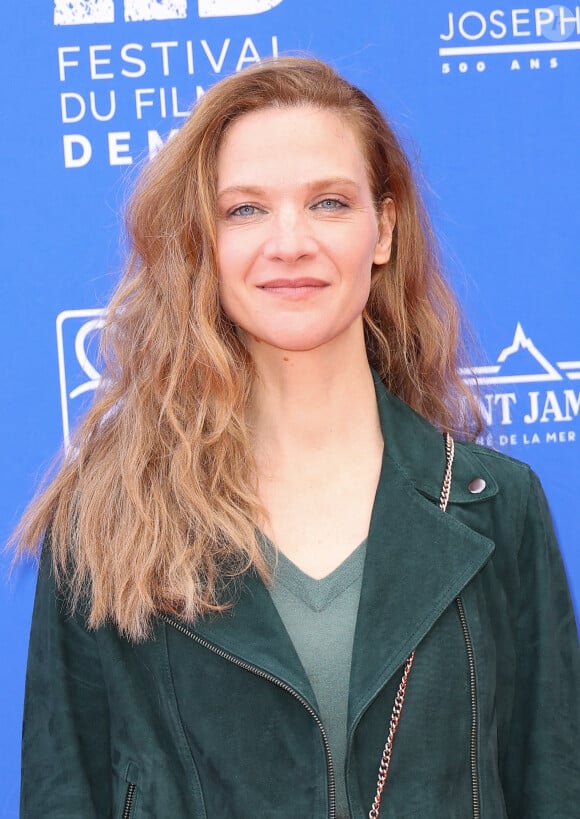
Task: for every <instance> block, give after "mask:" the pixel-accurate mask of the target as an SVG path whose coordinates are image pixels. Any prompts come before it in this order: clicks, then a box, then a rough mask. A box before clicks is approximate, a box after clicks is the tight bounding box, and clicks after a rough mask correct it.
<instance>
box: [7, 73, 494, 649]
mask: <svg viewBox="0 0 580 819" xmlns="http://www.w3.org/2000/svg"><path fill="white" fill-rule="evenodd" d="M302 106H310V107H315V108H318V109H323V110H331V111H334V112H336V113H338V114H339V115H340V117H341V118H343V119H345V120H346V121H347V122H348V123H350V125H351V127H352V128H353V129H354V132H355V134H356V135H357V137H358V139H359V143H360V146H361V148H362V151H363V154H364V156H365V158H366V163H367V170H368V175H369V180H370V186H371V191H372V193H373V197H374V201H375V204H376V208H377V212H379V211H380V210H381V209H382V206H383V204H384V202H385V200H386V199H387V198H391V199H392V200H393V201H394V203H395V207H396V213H397V223H396V227H395V230H394V242H393V250H392V254H391V259H390V261H389V262H388V263H387V264H385V265H381V266H375V268H374V269H373V271H372V282H371V292H370V297H369V300H368V303H367V305H366V309H365V311H364V326H365V337H366V345H367V351H368V357H369V361H370V363H371V365H372V366H373V367H374V368H375V369H376V370H377V372H378V373H379V375H380V377H381V378H382V380H383V381H384V383H385V385H386V386H387V388H388V389H389V390H391V391H392V392H393V393H395V394H396V395H398V396H399V397H400V398H402V400H403V401H405V402H406V403H407V404H409V406H411V407H412V408H413V409H415V410H416V411H417V412H418V413H420V414H421V415H423V416H424V417H425V418H427V419H428V420H429V421H431V422H432V423H433V424H434V425H435V426H437V427H438V428H440V429H441V430H448V431H451V432H453V433H455V434H460V435H461V436H463V437H473V435H474V434H475V433H476V432H477V431H478V430H479V428H480V426H481V419H480V415H479V410H478V406H477V403H476V402H475V400H474V398H473V396H472V394H471V392H470V391H469V390H468V389H467V388H466V386H465V385H464V384H463V382H462V381H461V379H460V378H459V376H458V364H459V363H460V361H459V358H458V349H459V333H458V326H459V320H458V311H457V307H456V304H455V300H454V298H453V296H452V294H451V292H450V290H449V287H448V286H447V284H446V283H445V281H444V279H443V276H442V275H441V271H440V266H439V262H438V257H437V251H436V246H435V242H434V239H433V235H432V231H431V228H430V226H429V221H428V219H427V216H426V213H425V210H424V207H423V205H422V203H421V199H420V197H419V195H418V193H417V189H416V186H415V183H414V180H413V173H412V170H411V167H410V164H409V161H408V159H407V157H406V155H405V153H404V152H403V150H402V149H401V147H400V145H399V142H398V140H397V138H396V136H395V134H394V132H393V130H392V129H391V127H390V126H389V125H388V124H387V122H386V121H385V119H384V117H383V115H382V114H381V113H380V111H379V110H378V109H377V107H376V106H375V104H374V103H373V102H372V101H371V100H370V99H369V98H368V97H367V96H366V95H365V94H364V93H363V92H362V91H360V90H359V89H358V88H355V87H354V86H352V85H351V84H350V83H348V82H347V81H346V80H345V79H343V78H341V77H340V76H339V75H338V74H337V73H336V72H335V71H334V70H333V69H332V68H330V67H329V66H328V65H326V64H324V63H322V62H320V61H317V60H314V59H309V58H294V57H287V58H282V59H277V60H272V61H265V62H262V63H260V64H259V65H256V66H253V67H251V68H247V69H245V70H243V71H241V72H240V73H238V74H235V75H232V76H230V77H227V78H226V79H224V80H222V81H221V82H219V83H217V84H216V85H215V86H214V87H213V88H211V89H210V90H209V91H207V92H206V94H205V95H204V96H203V97H202V98H201V99H200V100H199V102H198V103H197V104H196V106H195V107H194V110H193V112H192V114H191V115H190V117H189V118H188V119H187V121H186V122H185V124H184V125H183V127H182V128H181V129H180V131H179V132H178V133H177V134H176V135H175V136H174V137H173V138H172V139H171V140H169V141H168V142H167V144H166V145H165V146H164V147H163V148H162V150H161V151H160V152H159V154H158V155H157V156H156V157H155V159H154V160H153V161H152V162H151V163H150V164H149V165H148V166H147V167H146V168H145V169H144V170H143V172H142V174H141V176H140V178H139V180H138V183H137V186H136V189H135V191H134V193H133V196H132V199H131V201H130V204H129V207H128V214H127V223H128V230H129V234H130V237H131V240H132V251H131V255H130V259H129V263H128V267H127V272H126V273H125V275H124V277H123V278H122V280H121V282H120V284H119V285H118V287H117V289H116V291H115V293H114V294H113V298H112V301H111V303H110V306H109V309H108V319H107V324H106V327H105V329H104V330H103V333H102V356H103V364H104V373H103V379H102V382H101V385H100V387H99V389H98V390H97V393H96V395H95V400H94V402H93V405H92V407H91V409H90V410H89V412H88V413H87V415H86V417H85V418H84V420H83V422H82V423H81V425H80V426H79V428H78V430H77V431H76V434H75V436H74V439H73V441H72V444H71V448H70V450H69V454H68V455H67V456H66V457H65V458H64V460H63V462H62V464H61V465H60V466H59V468H58V470H57V472H56V474H55V475H54V477H52V479H51V480H50V482H49V483H48V484H47V485H46V486H45V487H44V488H43V489H42V490H41V492H40V493H39V495H38V496H37V498H36V499H35V500H34V501H33V503H32V504H31V506H30V507H29V509H28V510H27V512H26V513H25V515H24V517H23V519H22V521H21V523H20V525H19V527H18V530H17V532H16V534H15V539H16V540H17V541H18V543H19V546H18V549H19V552H20V553H22V552H24V551H36V550H37V549H38V547H39V544H40V542H41V541H42V539H43V536H45V535H46V534H47V533H48V538H47V543H50V547H49V549H48V548H47V551H48V550H49V551H50V555H51V560H52V566H53V571H54V573H55V575H56V578H57V581H58V582H59V584H61V585H65V586H66V590H67V594H68V598H69V600H70V603H71V606H72V607H73V608H74V607H76V606H77V605H78V604H79V603H81V602H82V603H83V608H85V607H86V612H87V623H88V625H89V626H90V627H95V628H96V627H98V626H101V625H103V624H105V623H112V624H114V625H115V626H116V627H117V628H118V629H119V630H120V632H121V633H123V634H125V635H126V636H128V637H130V638H132V639H134V640H139V639H143V638H144V637H146V636H147V634H148V633H149V629H150V625H151V619H152V617H153V616H154V614H155V612H157V611H159V610H164V611H170V612H173V613H175V614H178V615H180V616H183V617H185V618H188V619H192V620H193V619H195V618H198V617H200V616H202V615H204V614H207V613H208V612H210V611H212V610H220V609H222V608H224V607H225V606H226V605H227V604H228V602H230V599H231V597H232V594H231V592H233V590H232V589H231V588H228V587H229V586H230V584H231V581H232V580H233V579H234V578H236V577H238V576H240V575H241V574H242V573H243V572H245V571H247V570H248V569H250V568H253V569H254V570H255V571H257V572H258V573H259V574H260V575H262V576H263V577H264V578H267V577H268V567H267V565H266V564H265V561H264V558H263V555H262V553H261V550H260V548H259V545H258V542H257V540H256V527H257V526H259V525H260V524H261V522H262V521H263V520H264V516H265V514H266V513H265V510H264V509H263V508H262V507H261V504H260V501H259V499H258V496H257V490H256V486H257V479H256V468H255V462H254V458H253V454H252V448H251V445H250V440H249V434H248V429H247V425H246V419H245V411H246V405H247V402H248V398H249V396H250V393H251V389H252V383H253V378H254V368H253V365H252V361H251V359H250V357H249V354H248V352H247V350H246V348H245V347H244V346H243V344H242V343H241V341H240V340H239V338H238V336H237V335H236V333H235V330H234V328H233V326H232V324H231V323H230V321H229V320H228V318H227V316H226V315H225V314H224V312H223V310H222V309H221V306H220V302H219V298H218V279H217V254H216V228H215V222H216V215H215V214H216V163H217V157H218V152H219V149H220V145H221V143H222V141H223V138H224V135H225V134H226V132H227V131H228V128H229V127H230V126H231V124H232V122H234V121H235V120H236V119H238V118H239V117H241V116H244V114H247V113H250V112H254V111H259V110H262V109H268V108H286V107H302Z"/></svg>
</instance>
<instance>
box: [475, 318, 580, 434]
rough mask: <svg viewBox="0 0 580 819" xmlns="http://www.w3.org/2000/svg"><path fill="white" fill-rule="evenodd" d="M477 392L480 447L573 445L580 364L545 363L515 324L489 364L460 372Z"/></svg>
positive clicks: (579, 407)
mask: <svg viewBox="0 0 580 819" xmlns="http://www.w3.org/2000/svg"><path fill="white" fill-rule="evenodd" d="M461 375H462V376H463V379H464V381H465V383H466V384H468V385H472V386H477V387H478V389H479V394H480V402H481V409H482V412H483V416H484V420H485V423H486V426H487V428H488V431H487V432H486V433H485V435H484V436H483V438H482V441H481V442H482V443H484V444H486V445H487V446H493V447H496V448H501V449H505V448H513V447H517V446H527V445H536V444H556V443H559V444H570V443H574V442H575V441H576V440H578V437H577V431H578V430H577V427H578V415H579V413H580V383H579V384H578V385H575V382H580V360H575V361H556V362H552V361H549V360H548V358H547V357H546V356H545V355H544V354H543V353H542V352H541V350H539V349H538V347H537V346H536V345H535V344H534V342H533V340H532V339H531V338H530V337H529V336H527V335H526V333H525V331H524V329H523V327H522V325H521V324H520V323H519V322H518V324H517V326H516V329H515V333H514V337H513V339H512V341H511V343H510V344H508V345H507V347H504V348H503V349H502V350H501V351H500V353H499V355H498V357H497V360H496V363H495V364H492V365H489V366H481V367H473V368H471V369H469V370H462V371H461Z"/></svg>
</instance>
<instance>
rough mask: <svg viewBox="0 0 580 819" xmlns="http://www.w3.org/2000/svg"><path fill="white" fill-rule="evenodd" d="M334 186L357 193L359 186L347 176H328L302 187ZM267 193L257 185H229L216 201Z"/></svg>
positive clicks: (314, 188) (266, 189)
mask: <svg viewBox="0 0 580 819" xmlns="http://www.w3.org/2000/svg"><path fill="white" fill-rule="evenodd" d="M335 185H339V186H341V187H349V188H352V189H354V190H355V191H357V192H358V190H359V185H358V184H357V183H356V182H355V181H354V179H350V178H349V177H348V176H329V177H327V178H324V179H315V180H313V181H312V182H307V183H306V184H305V185H303V186H302V187H303V188H304V189H305V190H307V191H308V192H311V191H316V190H324V189H326V188H333V187H334V186H335ZM267 192H268V188H263V187H260V186H259V185H230V186H229V187H227V188H224V189H223V190H221V191H219V192H218V199H221V198H222V197H223V196H227V195H229V194H234V193H235V194H242V195H244V196H261V195H264V194H265V193H267Z"/></svg>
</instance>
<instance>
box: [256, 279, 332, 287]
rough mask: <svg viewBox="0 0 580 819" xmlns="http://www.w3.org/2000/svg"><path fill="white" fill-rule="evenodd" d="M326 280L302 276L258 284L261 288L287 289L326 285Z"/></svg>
mask: <svg viewBox="0 0 580 819" xmlns="http://www.w3.org/2000/svg"><path fill="white" fill-rule="evenodd" d="M326 286H327V282H324V281H322V280H321V279H314V278H311V277H305V276H302V277H301V278H299V279H272V280H271V281H268V282H264V283H263V284H259V285H258V287H259V288H260V289H261V290H282V289H283V290H289V289H299V288H304V287H316V288H319V287H326Z"/></svg>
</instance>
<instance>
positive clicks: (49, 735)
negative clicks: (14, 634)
mask: <svg viewBox="0 0 580 819" xmlns="http://www.w3.org/2000/svg"><path fill="white" fill-rule="evenodd" d="M108 720H109V716H108V704H107V695H106V690H105V686H104V682H103V678H102V672H101V665H100V661H99V653H98V648H97V641H96V639H95V635H94V633H92V632H90V631H88V630H87V629H86V628H85V627H84V624H83V620H82V617H81V616H80V615H71V614H70V613H68V612H67V610H66V604H65V603H64V601H63V599H62V597H61V596H60V595H59V594H58V593H57V591H56V588H55V583H54V578H53V576H52V571H51V566H50V556H49V555H48V554H46V552H45V553H44V554H43V557H42V559H41V561H40V568H39V573H38V580H37V586H36V597H35V602H34V611H33V616H32V627H31V633H30V645H29V650H28V666H27V672H26V693H25V702H24V723H23V733H22V786H21V796H20V810H21V813H20V815H21V817H22V819H81V817H82V819H106V818H107V817H109V816H110V815H111V794H110V788H111V785H110V782H111V774H110V770H111V763H110V750H109V721H108Z"/></svg>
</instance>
